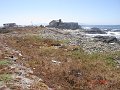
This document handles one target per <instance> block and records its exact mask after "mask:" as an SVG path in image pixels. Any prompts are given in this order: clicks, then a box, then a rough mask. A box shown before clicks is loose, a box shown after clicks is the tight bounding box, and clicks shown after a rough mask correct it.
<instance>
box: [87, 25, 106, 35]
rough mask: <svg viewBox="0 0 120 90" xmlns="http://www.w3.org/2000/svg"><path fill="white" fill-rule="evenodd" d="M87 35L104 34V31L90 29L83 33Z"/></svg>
mask: <svg viewBox="0 0 120 90" xmlns="http://www.w3.org/2000/svg"><path fill="white" fill-rule="evenodd" d="M85 32H86V33H88V34H106V32H105V31H102V30H100V29H99V28H95V27H94V28H91V29H90V30H86V31H85Z"/></svg>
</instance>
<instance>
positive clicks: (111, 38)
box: [94, 36, 119, 43]
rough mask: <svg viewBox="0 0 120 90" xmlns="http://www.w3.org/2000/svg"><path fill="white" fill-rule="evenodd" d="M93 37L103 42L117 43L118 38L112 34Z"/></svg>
mask: <svg viewBox="0 0 120 90" xmlns="http://www.w3.org/2000/svg"><path fill="white" fill-rule="evenodd" d="M94 38H96V39H97V40H98V41H102V42H105V43H119V41H118V39H117V38H116V37H114V36H95V37H94Z"/></svg>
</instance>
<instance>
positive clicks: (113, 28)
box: [82, 25, 120, 40]
mask: <svg viewBox="0 0 120 90" xmlns="http://www.w3.org/2000/svg"><path fill="white" fill-rule="evenodd" d="M92 27H97V28H100V29H101V30H105V32H106V34H86V35H87V36H91V37H94V36H98V35H99V36H114V37H116V38H118V39H119V40H120V25H82V28H84V29H90V28H92ZM107 29H110V31H106V30H107Z"/></svg>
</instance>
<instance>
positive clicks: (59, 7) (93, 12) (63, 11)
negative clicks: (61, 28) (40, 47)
mask: <svg viewBox="0 0 120 90" xmlns="http://www.w3.org/2000/svg"><path fill="white" fill-rule="evenodd" d="M0 11H1V13H0V25H2V24H3V23H9V22H16V23H17V24H21V25H25V24H26V25H29V24H31V23H33V24H40V23H48V22H49V21H51V20H53V19H55V20H56V19H62V20H63V21H68V22H70V21H73V22H74V21H75V22H79V23H83V24H119V25H120V0H1V1H0Z"/></svg>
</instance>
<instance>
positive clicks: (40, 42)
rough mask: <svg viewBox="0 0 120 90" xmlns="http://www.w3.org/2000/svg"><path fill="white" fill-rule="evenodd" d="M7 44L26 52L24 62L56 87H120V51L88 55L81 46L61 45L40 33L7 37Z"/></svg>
mask: <svg viewBox="0 0 120 90" xmlns="http://www.w3.org/2000/svg"><path fill="white" fill-rule="evenodd" d="M6 43H7V44H8V45H10V46H11V47H13V48H16V49H17V50H20V51H22V55H24V56H23V57H24V58H25V60H24V61H22V62H23V63H24V65H26V66H27V67H31V68H32V69H33V71H34V74H35V75H37V76H39V77H41V78H42V79H43V80H44V81H45V83H46V84H47V85H48V86H50V87H51V88H54V89H55V90H119V89H120V77H119V76H120V69H119V68H116V67H115V66H116V63H115V62H114V61H113V59H114V57H116V56H120V53H119V52H117V53H105V54H104V53H102V54H92V55H88V54H86V53H84V51H83V50H82V49H81V48H80V47H78V46H65V47H61V48H58V47H57V45H58V46H59V45H60V41H54V40H51V39H42V38H40V37H37V36H25V37H12V38H6ZM35 87H38V86H35Z"/></svg>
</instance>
